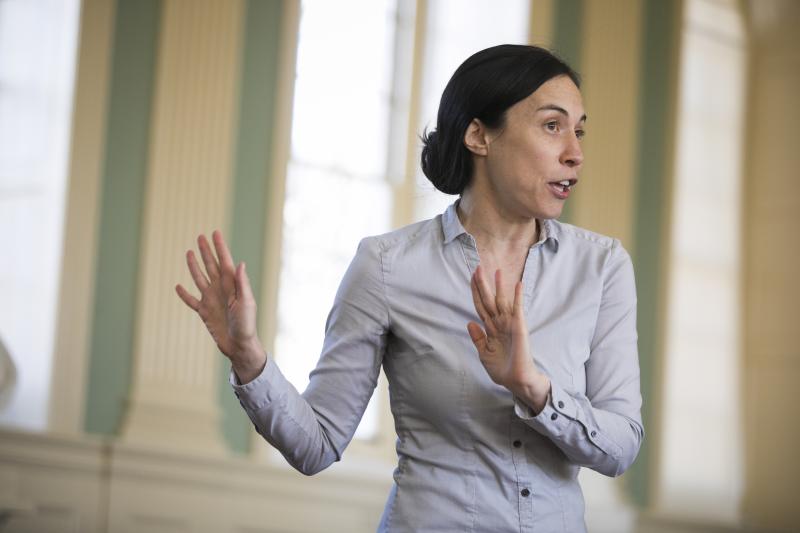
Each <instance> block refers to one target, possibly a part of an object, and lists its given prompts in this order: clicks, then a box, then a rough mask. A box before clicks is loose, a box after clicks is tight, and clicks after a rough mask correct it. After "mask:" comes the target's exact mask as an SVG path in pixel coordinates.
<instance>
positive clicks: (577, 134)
mask: <svg viewBox="0 0 800 533" xmlns="http://www.w3.org/2000/svg"><path fill="white" fill-rule="evenodd" d="M585 135H586V131H584V130H575V137H577V138H578V140H581V139H583V137H584V136H585Z"/></svg>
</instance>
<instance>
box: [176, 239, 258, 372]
mask: <svg viewBox="0 0 800 533" xmlns="http://www.w3.org/2000/svg"><path fill="white" fill-rule="evenodd" d="M212 240H213V241H214V248H215V249H216V256H215V255H214V252H213V251H212V250H211V246H210V245H209V243H208V240H207V239H206V237H205V236H204V235H200V236H199V237H198V238H197V245H198V247H199V248H200V256H201V257H202V259H203V265H204V266H205V272H204V271H203V268H201V266H200V265H199V264H198V262H197V258H196V257H195V255H194V252H193V251H192V250H189V251H187V252H186V264H187V265H188V266H189V272H190V273H191V275H192V279H193V280H194V284H195V285H196V286H197V289H198V290H199V291H200V299H199V300H198V299H197V298H195V297H194V296H192V295H191V294H190V293H189V292H188V291H187V290H186V289H185V288H183V286H182V285H180V284H178V285H176V286H175V291H176V292H177V293H178V296H179V297H180V299H181V300H183V302H184V303H185V304H186V305H187V306H189V307H190V308H191V309H193V310H194V311H195V312H197V314H198V315H199V316H200V318H201V319H202V320H203V323H204V324H205V325H206V328H207V329H208V332H209V333H210V334H211V337H212V338H213V339H214V342H216V343H217V347H219V350H220V351H221V352H222V353H223V354H224V355H225V356H226V357H228V358H229V359H230V360H231V363H232V364H233V367H234V370H235V371H236V374H237V375H238V376H239V379H240V380H241V381H242V382H246V381H250V380H251V379H252V378H254V377H256V376H257V375H258V374H259V373H260V371H261V369H263V368H264V364H265V363H266V353H265V352H264V350H263V348H262V347H261V342H260V341H259V339H258V333H257V331H256V301H255V298H253V291H252V289H251V288H250V280H249V279H248V277H247V273H246V272H245V265H244V263H239V265H238V266H234V263H233V258H232V257H231V253H230V251H229V250H228V246H227V245H226V244H225V240H224V239H223V238H222V234H221V233H220V232H219V231H215V232H214V233H213V234H212Z"/></svg>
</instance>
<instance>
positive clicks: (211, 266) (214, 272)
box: [197, 235, 219, 280]
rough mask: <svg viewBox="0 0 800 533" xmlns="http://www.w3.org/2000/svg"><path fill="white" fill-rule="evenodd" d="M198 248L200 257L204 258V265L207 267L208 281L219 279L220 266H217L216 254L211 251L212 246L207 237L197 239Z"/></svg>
mask: <svg viewBox="0 0 800 533" xmlns="http://www.w3.org/2000/svg"><path fill="white" fill-rule="evenodd" d="M197 246H198V247H199V248H200V256H201V257H202V258H203V264H205V266H206V272H208V279H210V280H215V279H218V278H219V264H217V258H216V257H214V252H212V251H211V245H209V244H208V239H206V236H205V235H200V236H199V237H197Z"/></svg>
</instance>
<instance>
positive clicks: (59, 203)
mask: <svg viewBox="0 0 800 533" xmlns="http://www.w3.org/2000/svg"><path fill="white" fill-rule="evenodd" d="M79 10H80V3H79V2H78V0H5V1H3V2H0V228H3V231H2V232H0V249H2V250H3V253H2V259H0V294H2V306H0V339H2V342H3V344H4V345H5V346H6V348H7V349H8V351H9V352H10V353H11V357H12V358H13V360H14V363H15V365H16V367H17V376H18V377H17V385H16V389H15V392H14V395H13V396H12V398H11V401H10V403H9V404H8V405H6V406H5V408H3V409H2V411H0V423H3V424H10V425H17V426H22V427H26V428H28V429H44V428H45V426H46V424H47V409H48V402H49V385H50V368H51V364H52V352H53V336H54V331H55V312H56V304H57V302H56V300H57V297H58V275H59V272H60V263H61V239H62V218H63V212H64V191H65V186H66V182H67V179H66V178H67V169H68V153H69V134H70V126H71V111H72V90H73V81H74V79H73V77H74V72H75V68H74V67H75V52H76V45H77V36H78V15H79Z"/></svg>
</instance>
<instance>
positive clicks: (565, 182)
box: [558, 180, 569, 187]
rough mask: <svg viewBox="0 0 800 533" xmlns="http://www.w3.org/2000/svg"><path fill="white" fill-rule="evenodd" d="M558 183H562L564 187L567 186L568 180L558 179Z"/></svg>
mask: <svg viewBox="0 0 800 533" xmlns="http://www.w3.org/2000/svg"><path fill="white" fill-rule="evenodd" d="M558 184H559V185H563V186H564V187H569V180H564V181H559V182H558Z"/></svg>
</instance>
